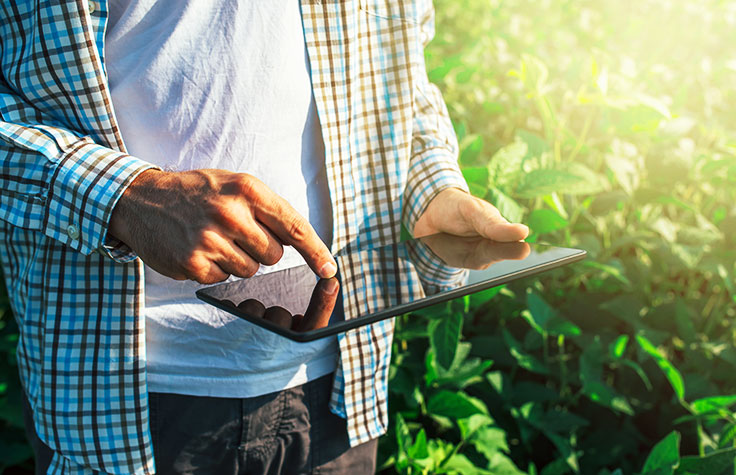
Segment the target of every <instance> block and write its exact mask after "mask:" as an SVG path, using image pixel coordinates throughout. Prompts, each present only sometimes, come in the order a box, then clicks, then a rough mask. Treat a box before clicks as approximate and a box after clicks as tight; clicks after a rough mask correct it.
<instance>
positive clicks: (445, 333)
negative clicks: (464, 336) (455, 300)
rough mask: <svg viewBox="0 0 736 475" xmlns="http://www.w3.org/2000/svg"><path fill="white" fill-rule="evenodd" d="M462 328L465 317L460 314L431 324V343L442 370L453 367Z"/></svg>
mask: <svg viewBox="0 0 736 475" xmlns="http://www.w3.org/2000/svg"><path fill="white" fill-rule="evenodd" d="M462 328H463V316H462V315H461V314H459V313H454V314H452V315H448V316H447V317H445V318H439V319H436V320H432V321H431V322H430V323H429V343H430V346H431V348H432V350H433V351H434V354H435V356H436V358H437V363H438V364H439V365H440V366H441V367H442V368H445V369H449V368H450V366H451V365H452V362H453V360H454V359H455V352H456V351H457V346H458V344H459V343H460V336H461V333H462Z"/></svg>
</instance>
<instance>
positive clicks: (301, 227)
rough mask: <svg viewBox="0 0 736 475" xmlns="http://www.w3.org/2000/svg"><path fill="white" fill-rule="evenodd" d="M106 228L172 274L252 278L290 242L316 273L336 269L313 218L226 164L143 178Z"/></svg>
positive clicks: (177, 276)
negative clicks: (228, 168) (220, 168)
mask: <svg viewBox="0 0 736 475" xmlns="http://www.w3.org/2000/svg"><path fill="white" fill-rule="evenodd" d="M109 232H110V234H112V235H113V236H115V237H116V238H118V239H119V240H121V241H122V242H124V243H125V244H127V245H128V246H130V248H131V249H133V251H134V252H135V253H136V254H138V255H139V256H140V257H141V259H143V262H145V263H146V264H147V265H148V266H150V267H151V268H153V269H154V270H156V271H157V272H159V273H161V274H163V275H166V276H168V277H171V278H174V279H177V280H184V279H191V280H196V281H197V282H200V283H202V284H212V283H215V282H220V281H223V280H225V279H227V278H228V276H230V275H231V274H232V275H235V276H238V277H250V276H252V275H253V274H255V272H256V271H257V270H258V267H259V264H266V265H273V264H275V263H276V262H278V261H279V259H281V256H282V255H283V252H284V250H283V246H284V245H290V246H293V247H294V248H295V249H296V250H297V251H299V253H300V254H301V255H302V256H303V257H304V260H305V261H306V262H307V264H308V265H309V266H310V267H311V268H312V270H314V272H315V273H316V274H317V275H319V276H320V277H323V278H329V277H332V276H334V275H335V273H336V272H337V266H336V264H335V261H334V259H333V258H332V255H331V254H330V251H329V249H327V246H325V244H324V243H323V242H322V240H321V239H320V238H319V236H318V235H317V233H316V232H315V231H314V229H313V228H312V226H311V225H310V224H309V222H308V221H307V220H306V219H304V218H303V217H302V216H301V215H300V214H299V213H298V212H297V211H296V210H294V208H292V207H291V205H289V203H287V202H286V201H285V200H284V199H283V198H281V197H280V196H278V195H276V194H275V193H274V192H273V191H271V190H270V189H269V188H268V187H267V186H266V185H265V184H263V182H261V181H260V180H258V179H257V178H255V177H253V176H251V175H248V174H244V173H232V172H228V171H224V170H193V171H187V172H164V171H160V170H147V171H145V172H143V173H142V174H141V175H140V176H138V177H137V178H136V179H135V180H134V181H133V183H131V184H130V186H129V187H128V189H127V190H126V191H125V193H123V196H122V197H121V198H120V201H118V203H117V205H116V206H115V208H114V209H113V213H112V217H111V219H110V227H109Z"/></svg>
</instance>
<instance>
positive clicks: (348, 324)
mask: <svg viewBox="0 0 736 475" xmlns="http://www.w3.org/2000/svg"><path fill="white" fill-rule="evenodd" d="M567 249H570V248H567ZM575 250H577V251H579V252H578V253H576V254H573V255H570V256H565V257H561V258H559V259H556V260H554V261H550V262H547V263H544V264H540V265H539V266H537V267H532V268H529V269H523V270H520V271H517V272H512V273H510V274H505V275H502V276H499V277H496V278H495V279H491V280H486V281H482V282H478V283H475V284H472V285H469V286H465V287H460V288H458V289H454V290H448V291H446V292H441V293H439V294H435V295H430V296H429V297H425V298H423V299H421V300H419V301H417V302H410V303H405V304H400V305H397V306H395V307H391V308H389V309H386V310H381V311H379V312H376V313H372V314H370V315H363V316H361V317H359V318H353V319H350V320H344V321H342V322H339V323H335V324H334V325H331V326H328V327H324V328H319V329H316V330H311V331H308V332H294V331H291V330H287V329H285V328H283V327H279V326H277V325H274V324H273V323H271V322H269V321H268V320H263V319H258V318H255V317H250V316H247V315H245V314H241V313H240V312H238V308H237V307H232V306H230V305H224V304H221V303H220V300H217V299H215V298H213V297H210V296H208V295H204V294H201V293H200V290H198V291H197V292H196V295H197V297H198V298H199V299H201V300H203V301H205V302H207V303H209V304H212V305H214V306H216V307H218V308H220V309H222V310H224V311H226V312H228V313H231V314H233V315H235V316H237V317H240V318H242V319H244V320H247V321H249V322H252V323H254V324H256V325H258V326H260V327H263V328H265V329H267V330H271V331H273V332H275V333H278V334H279V335H281V336H283V337H286V338H288V339H290V340H292V341H296V342H299V343H307V342H310V341H314V340H319V339H321V338H325V337H328V336H332V335H336V334H338V333H343V332H346V331H348V330H352V329H354V328H358V327H362V326H364V325H370V324H371V323H376V322H379V321H381V320H385V319H387V318H391V317H396V316H398V315H403V314H405V313H408V312H414V311H416V310H420V309H422V308H425V307H429V306H432V305H434V304H436V303H440V302H444V301H447V300H452V299H456V298H458V297H464V296H465V295H468V294H472V293H475V292H479V291H481V290H486V289H490V288H491V287H496V286H499V285H503V284H507V283H509V282H511V281H514V280H517V279H523V278H525V277H531V276H534V275H537V274H540V273H542V272H545V271H547V270H551V269H554V268H557V267H560V266H563V265H566V264H572V263H574V262H578V261H581V260H583V259H584V258H585V256H586V255H587V252H586V251H584V250H582V249H575ZM202 290H204V289H202Z"/></svg>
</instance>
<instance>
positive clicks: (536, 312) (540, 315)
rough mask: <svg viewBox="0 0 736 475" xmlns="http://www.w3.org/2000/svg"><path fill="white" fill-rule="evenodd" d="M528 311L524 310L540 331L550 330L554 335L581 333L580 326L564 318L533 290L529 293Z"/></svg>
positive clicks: (575, 334)
mask: <svg viewBox="0 0 736 475" xmlns="http://www.w3.org/2000/svg"><path fill="white" fill-rule="evenodd" d="M526 302H527V307H529V311H528V312H522V314H521V315H522V317H524V318H525V319H526V320H527V321H528V322H529V324H530V325H532V327H534V328H535V329H536V330H537V331H538V332H540V333H544V332H548V333H551V334H553V335H565V336H577V335H580V333H581V330H580V328H579V327H578V326H577V325H575V324H574V323H572V322H569V321H567V320H565V319H564V318H562V317H561V316H560V315H559V314H558V313H557V311H556V310H555V309H554V308H552V306H550V305H549V304H548V303H547V302H546V301H545V300H544V299H543V298H542V297H540V296H539V295H538V294H536V293H534V292H532V293H529V294H527V300H526Z"/></svg>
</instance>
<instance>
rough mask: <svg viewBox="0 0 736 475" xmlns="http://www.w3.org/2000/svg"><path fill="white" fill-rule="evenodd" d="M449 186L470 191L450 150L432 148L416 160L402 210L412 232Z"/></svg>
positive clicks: (412, 166) (404, 220)
mask: <svg viewBox="0 0 736 475" xmlns="http://www.w3.org/2000/svg"><path fill="white" fill-rule="evenodd" d="M448 188H459V189H461V190H463V191H465V192H468V193H469V192H470V191H469V190H468V184H467V183H466V182H465V178H464V177H463V175H462V173H461V172H460V168H459V167H458V164H457V160H456V159H455V157H454V155H453V154H451V153H450V152H449V151H448V150H447V149H444V148H431V149H428V150H424V151H423V152H422V153H421V154H419V155H418V156H416V157H414V158H413V159H412V161H411V165H410V167H409V176H408V178H407V186H406V191H405V192H404V207H403V212H402V215H403V216H402V221H403V222H404V225H405V226H406V228H407V229H408V230H409V231H410V232H412V233H413V231H414V225H415V224H416V223H417V221H418V220H419V217H420V216H422V214H423V213H424V211H425V210H426V209H427V206H428V205H429V203H430V201H432V199H433V198H434V197H435V196H436V195H437V194H438V193H439V192H441V191H444V190H446V189H448Z"/></svg>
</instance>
